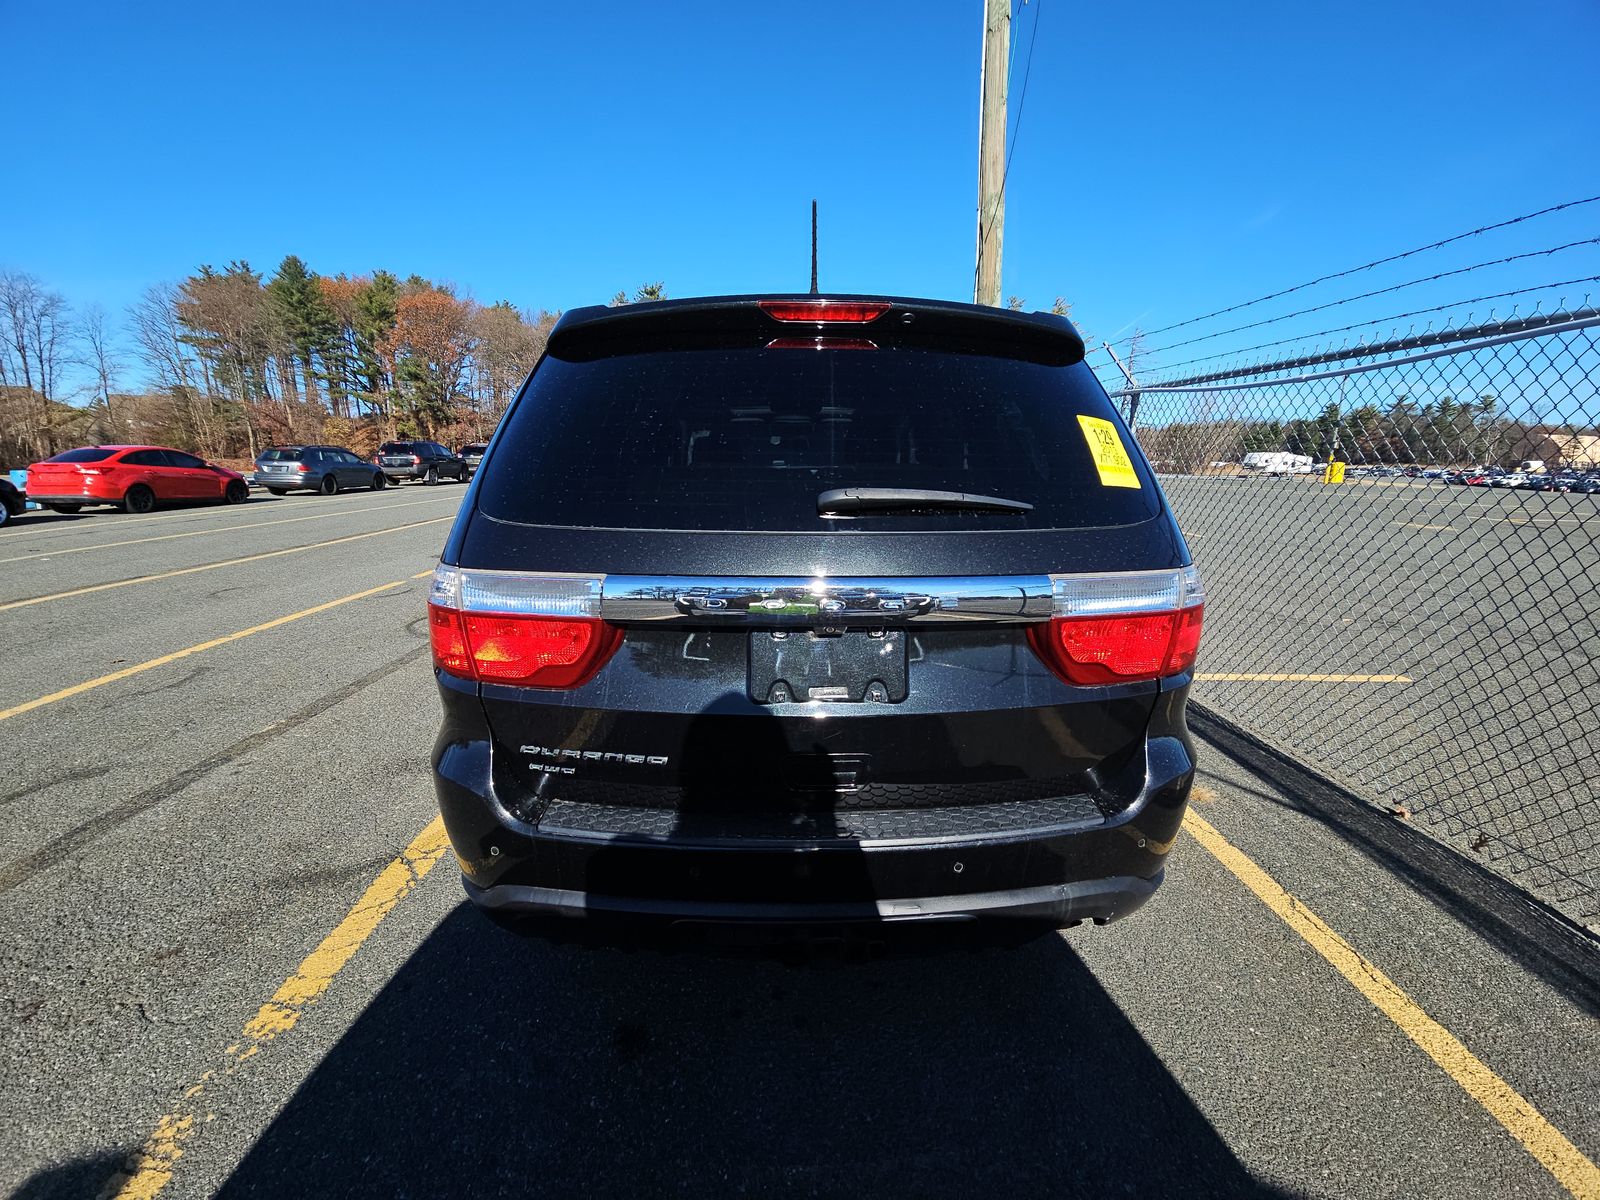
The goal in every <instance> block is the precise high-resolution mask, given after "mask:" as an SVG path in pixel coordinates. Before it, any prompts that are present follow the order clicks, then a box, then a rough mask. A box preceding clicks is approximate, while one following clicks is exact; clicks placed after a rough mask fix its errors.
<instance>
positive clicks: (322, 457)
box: [256, 446, 388, 496]
mask: <svg viewBox="0 0 1600 1200" xmlns="http://www.w3.org/2000/svg"><path fill="white" fill-rule="evenodd" d="M256 482H257V483H258V484H260V485H261V486H262V487H264V488H266V489H267V491H269V492H271V493H272V494H273V495H274V496H285V495H287V494H288V493H290V492H321V493H322V494H323V495H324V496H332V495H335V494H337V493H339V492H342V491H345V490H346V489H348V488H371V489H373V490H376V489H378V488H381V487H383V486H385V485H386V484H387V483H388V479H387V478H386V477H385V476H384V473H383V471H382V470H381V469H379V468H378V467H375V466H373V464H371V463H369V462H368V461H367V460H366V459H364V458H362V457H361V456H360V455H359V454H357V453H356V452H355V451H354V450H347V449H345V448H344V447H343V446H274V447H272V448H271V449H270V450H263V451H262V452H261V453H260V454H258V455H257V456H256Z"/></svg>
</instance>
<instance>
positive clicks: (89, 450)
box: [45, 446, 116, 463]
mask: <svg viewBox="0 0 1600 1200" xmlns="http://www.w3.org/2000/svg"><path fill="white" fill-rule="evenodd" d="M115 453H116V451H115V450H102V449H101V448H100V447H99V446H86V447H84V448H83V449H82V450H68V451H67V452H66V453H64V454H58V455H56V456H55V457H54V458H47V459H45V462H62V463H76V462H102V461H104V460H105V459H108V458H110V457H111V456H112V455H113V454H115Z"/></svg>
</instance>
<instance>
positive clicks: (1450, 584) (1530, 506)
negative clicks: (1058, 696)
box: [1163, 478, 1600, 930]
mask: <svg viewBox="0 0 1600 1200" xmlns="http://www.w3.org/2000/svg"><path fill="white" fill-rule="evenodd" d="M1163 483H1164V486H1165V488H1166V490H1167V494H1168V495H1169V497H1170V498H1171V500H1172V504H1173V508H1174V511H1176V512H1177V514H1178V519H1179V522H1180V524H1181V525H1182V526H1183V528H1184V531H1185V533H1186V535H1187V536H1188V538H1189V542H1190V547H1191V549H1192V551H1193V552H1194V554H1195V557H1196V561H1198V562H1199V563H1200V564H1201V567H1202V570H1203V572H1204V575H1205V579H1206V584H1207V592H1208V595H1207V615H1206V645H1205V654H1204V659H1203V661H1202V664H1201V669H1202V672H1203V673H1204V678H1203V679H1202V680H1201V681H1200V683H1199V686H1198V687H1197V689H1196V692H1195V695H1196V698H1197V699H1198V700H1199V701H1200V702H1201V703H1202V704H1204V705H1206V706H1207V707H1208V708H1211V709H1212V710H1214V711H1216V712H1218V713H1221V714H1223V715H1224V716H1227V717H1229V718H1230V719H1232V720H1235V721H1237V722H1239V723H1240V724H1241V725H1244V726H1246V727H1247V728H1249V729H1251V730H1252V731H1253V732H1256V733H1258V734H1260V735H1262V736H1264V737H1267V738H1270V739H1272V740H1273V741H1274V742H1276V743H1277V744H1279V745H1281V746H1285V747H1288V748H1290V749H1292V750H1293V751H1294V752H1295V753H1297V754H1298V755H1300V756H1302V757H1304V758H1307V759H1309V760H1311V761H1314V762H1316V763H1318V764H1319V765H1320V766H1321V767H1323V768H1324V769H1325V770H1327V771H1329V772H1331V773H1333V774H1334V775H1336V776H1337V777H1339V778H1340V779H1341V780H1342V781H1345V782H1347V783H1349V784H1351V785H1353V786H1358V787H1359V788H1361V789H1362V790H1363V791H1364V792H1366V793H1367V794H1369V795H1371V796H1372V797H1373V798H1375V799H1377V800H1379V801H1380V802H1387V803H1391V804H1395V805H1399V806H1401V807H1404V808H1405V809H1406V810H1407V812H1408V813H1409V814H1410V816H1411V817H1412V818H1413V819H1415V820H1416V821H1418V822H1420V823H1422V824H1423V825H1424V826H1426V827H1427V828H1428V829H1429V830H1430V831H1431V832H1433V833H1434V834H1435V835H1436V836H1439V837H1443V838H1445V839H1447V840H1449V841H1450V842H1451V843H1452V844H1453V845H1455V846H1456V847H1457V848H1458V849H1460V850H1462V851H1463V852H1464V853H1467V854H1471V855H1474V856H1476V857H1477V858H1479V859H1480V860H1481V861H1483V862H1485V863H1487V864H1489V865H1490V866H1492V867H1493V868H1494V869H1496V870H1498V871H1500V872H1502V873H1504V874H1506V875H1507V876H1508V877H1510V878H1512V879H1515V880H1516V881H1517V882H1518V883H1519V884H1520V885H1521V886H1523V887H1525V888H1528V889H1529V890H1531V891H1533V892H1534V893H1535V894H1537V895H1539V896H1540V897H1541V898H1542V899H1544V900H1545V901H1546V902H1547V903H1551V904H1554V905H1556V906H1557V907H1558V908H1560V909H1561V910H1562V911H1563V912H1565V913H1566V915H1567V916H1569V917H1571V918H1572V919H1573V920H1575V921H1577V922H1579V923H1580V924H1586V925H1589V926H1591V927H1592V928H1595V929H1597V930H1600V822H1597V821H1596V820H1595V817H1594V778H1595V768H1594V763H1595V762H1596V760H1597V759H1600V728H1597V727H1596V723H1595V721H1594V717H1593V713H1594V709H1595V705H1596V697H1600V659H1597V658H1596V657H1595V652H1594V647H1595V646H1596V645H1597V644H1600V586H1597V584H1596V581H1597V580H1600V536H1597V535H1600V496H1594V495H1585V494H1580V493H1560V492H1531V491H1519V490H1510V489H1499V488H1494V489H1491V488H1482V487H1460V486H1450V485H1447V484H1442V483H1437V482H1433V481H1420V480H1419V481H1415V482H1413V481H1409V480H1386V481H1381V482H1361V483H1347V484H1346V485H1344V486H1342V487H1323V486H1321V485H1320V484H1319V483H1317V482H1316V481H1315V480H1312V479H1307V478H1277V479H1268V478H1247V479H1241V478H1211V479H1205V478H1170V479H1166V480H1164V481H1163ZM1274 676H1289V677H1291V678H1286V679H1280V678H1273V677H1274ZM1296 676H1298V677H1299V678H1294V677H1296ZM1306 676H1313V677H1317V678H1305V677H1306Z"/></svg>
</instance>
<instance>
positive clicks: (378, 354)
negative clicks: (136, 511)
mask: <svg viewBox="0 0 1600 1200" xmlns="http://www.w3.org/2000/svg"><path fill="white" fill-rule="evenodd" d="M665 296H666V288H665V286H664V285H663V284H661V283H652V284H646V285H645V286H644V287H642V288H640V289H639V290H638V292H636V293H635V294H634V296H633V297H632V298H630V297H629V296H628V295H627V294H626V293H621V292H619V293H618V294H617V296H616V297H615V298H614V299H613V300H612V303H613V304H617V303H630V302H632V301H634V300H657V299H664V298H665ZM559 316H560V314H559V313H558V312H550V311H547V310H543V309H540V310H538V311H525V310H522V309H519V308H517V307H516V306H515V305H513V304H511V303H510V302H508V301H500V302H498V303H494V304H489V305H483V304H479V303H477V302H476V301H474V300H473V299H472V298H471V297H469V296H465V295H462V294H461V293H460V292H458V291H457V290H456V289H455V288H454V287H453V286H451V285H450V284H447V283H438V282H434V281H430V280H427V279H424V278H422V277H421V276H419V275H411V276H409V277H407V278H405V279H401V278H400V277H399V276H397V275H395V274H393V273H392V272H389V271H382V270H380V271H374V272H373V273H372V274H370V275H357V276H351V275H344V274H339V275H332V276H327V275H318V274H317V273H316V272H314V271H312V270H311V269H310V267H308V266H307V265H306V263H305V262H304V261H303V260H302V259H301V258H300V257H299V256H297V255H293V254H291V255H288V256H287V257H285V258H284V259H283V261H282V262H280V263H279V264H278V267H277V269H276V270H275V271H274V272H272V274H271V276H270V277H269V276H266V275H263V273H262V272H260V271H257V270H255V269H254V268H252V267H251V266H250V264H249V263H248V262H244V261H235V262H230V263H228V264H227V265H226V266H224V267H222V268H220V269H218V268H215V267H212V266H209V265H206V266H201V267H200V268H199V270H197V271H195V272H194V273H193V274H192V275H189V276H187V277H186V278H184V279H182V280H180V281H178V282H177V283H163V284H157V285H155V286H153V287H151V288H149V289H147V290H146V291H145V293H144V294H143V295H142V296H141V297H140V298H139V300H138V301H137V302H136V303H134V304H133V305H132V306H131V307H130V308H129V310H128V312H127V314H126V316H125V320H124V322H123V324H122V328H121V332H122V333H123V335H124V336H122V337H120V338H119V336H118V329H117V327H116V326H115V325H114V324H113V322H112V321H111V319H110V318H109V316H108V315H107V314H106V312H105V311H104V310H103V309H101V308H98V307H88V308H85V309H83V310H82V311H76V312H75V311H74V310H73V309H72V308H71V307H70V306H69V305H68V303H67V301H66V299H65V298H64V297H63V296H62V295H60V294H59V293H57V292H55V291H52V290H51V289H49V288H48V287H46V286H45V285H44V284H43V283H41V282H40V281H39V280H38V279H37V278H35V277H34V276H32V275H28V274H24V273H21V272H15V271H6V272H0V459H3V460H4V464H5V465H8V466H9V465H19V464H20V463H23V462H27V461H32V460H37V459H39V458H44V457H48V456H49V455H50V454H53V453H57V452H59V451H60V450H62V449H66V448H68V447H70V446H73V445H81V444H84V443H85V442H95V441H103V442H154V443H159V444H162V445H171V446H176V447H178V448H180V449H186V450H192V451H194V452H195V453H197V454H202V455H204V456H206V457H208V458H227V457H239V458H243V457H251V458H253V457H254V456H255V454H256V453H257V452H258V451H259V450H260V449H262V448H264V447H265V446H269V445H272V444H273V443H277V442H307V441H325V442H334V443H339V444H344V445H348V446H350V447H352V448H353V449H355V450H357V451H358V452H361V453H369V452H371V451H372V450H373V449H374V448H376V446H377V445H378V443H379V442H381V441H383V440H386V439H389V438H395V437H426V438H430V439H434V440H438V441H445V442H452V443H454V442H463V441H472V440H478V439H481V438H484V437H487V436H488V434H489V433H490V432H491V431H492V430H493V429H494V426H495V423H496V422H497V421H498V420H499V419H500V415H501V414H502V413H503V412H504V411H505V408H506V405H507V404H508V403H509V402H510V400H511V398H512V396H513V395H514V394H515V393H516V391H517V389H518V387H520V386H521V383H522V381H523V379H524V378H525V377H526V376H527V374H528V372H529V371H530V370H531V369H532V368H533V364H534V363H535V362H536V361H537V360H538V358H539V355H540V354H541V353H542V352H543V350H544V346H545V342H546V340H547V338H548V336H549V333H550V329H551V328H552V326H554V324H555V322H556V320H557V318H558V317H559ZM130 355H131V361H130ZM68 380H71V381H72V385H71V386H70V387H69V386H68V383H67V381H68ZM130 384H135V386H132V387H130V386H129V385H130Z"/></svg>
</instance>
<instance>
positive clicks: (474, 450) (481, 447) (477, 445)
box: [461, 442, 489, 454]
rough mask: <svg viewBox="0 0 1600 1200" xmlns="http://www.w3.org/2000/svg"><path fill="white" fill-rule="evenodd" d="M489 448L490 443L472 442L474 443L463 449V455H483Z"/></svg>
mask: <svg viewBox="0 0 1600 1200" xmlns="http://www.w3.org/2000/svg"><path fill="white" fill-rule="evenodd" d="M488 448H489V443H488V442H472V443H470V444H468V445H465V446H463V447H461V453H463V454H482V453H483V452H484V451H485V450H487V449H488Z"/></svg>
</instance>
